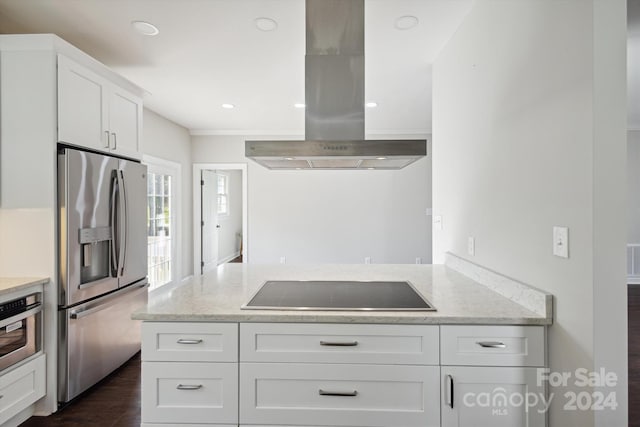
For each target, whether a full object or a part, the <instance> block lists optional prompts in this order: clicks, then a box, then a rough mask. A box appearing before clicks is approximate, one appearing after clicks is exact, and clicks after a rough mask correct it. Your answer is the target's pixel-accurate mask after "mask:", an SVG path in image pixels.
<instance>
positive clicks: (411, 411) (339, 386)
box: [240, 363, 440, 427]
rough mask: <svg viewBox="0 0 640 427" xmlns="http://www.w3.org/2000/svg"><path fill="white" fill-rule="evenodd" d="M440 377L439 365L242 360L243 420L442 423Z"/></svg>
mask: <svg viewBox="0 0 640 427" xmlns="http://www.w3.org/2000/svg"><path fill="white" fill-rule="evenodd" d="M439 377H440V368H439V367H437V366H390V365H337V364H326V365H320V364H292V363H291V364H285V363H241V364H240V422H241V423H243V424H261V425H265V424H275V425H279V426H282V425H323V426H369V427H374V426H395V427H399V426H404V427H413V426H415V427H418V426H420V427H428V426H433V427H436V426H439V423H440V380H439ZM341 393H342V394H345V395H338V394H341Z"/></svg>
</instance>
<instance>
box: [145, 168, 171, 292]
mask: <svg viewBox="0 0 640 427" xmlns="http://www.w3.org/2000/svg"><path fill="white" fill-rule="evenodd" d="M147 176H148V181H147V184H148V185H147V197H148V206H147V213H148V214H147V218H148V220H147V231H148V233H147V235H148V250H147V256H148V265H149V283H150V287H151V289H154V288H157V287H158V286H162V285H164V284H166V283H169V282H170V281H171V278H172V274H171V267H172V260H171V249H172V237H173V230H172V212H171V210H172V204H171V202H172V200H171V198H172V187H171V175H164V174H159V173H152V172H149V173H148V175H147Z"/></svg>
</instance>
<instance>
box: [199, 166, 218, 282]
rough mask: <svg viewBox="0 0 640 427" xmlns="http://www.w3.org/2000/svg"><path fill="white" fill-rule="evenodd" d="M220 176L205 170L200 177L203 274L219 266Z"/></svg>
mask: <svg viewBox="0 0 640 427" xmlns="http://www.w3.org/2000/svg"><path fill="white" fill-rule="evenodd" d="M217 182H218V176H217V174H216V172H215V171H211V170H203V171H202V175H201V176H200V189H201V191H200V197H201V200H202V203H201V205H200V206H201V207H202V208H201V209H202V211H201V212H200V218H201V222H200V224H201V228H202V230H201V231H202V233H201V235H202V242H201V243H202V244H201V255H202V257H201V258H200V259H201V261H202V262H201V263H200V265H201V272H202V273H204V272H206V271H209V270H213V269H215V268H216V267H217V266H218V229H219V228H220V226H219V224H218V193H217Z"/></svg>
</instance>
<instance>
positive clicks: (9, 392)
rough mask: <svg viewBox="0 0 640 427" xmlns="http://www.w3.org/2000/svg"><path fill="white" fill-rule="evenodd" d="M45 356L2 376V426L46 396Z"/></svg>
mask: <svg viewBox="0 0 640 427" xmlns="http://www.w3.org/2000/svg"><path fill="white" fill-rule="evenodd" d="M45 362H46V358H45V355H44V354H42V355H40V356H38V357H37V358H35V359H33V360H31V361H29V362H28V363H25V364H24V365H21V366H19V367H17V368H15V369H12V370H9V371H8V372H7V373H4V374H2V375H1V376H0V425H2V424H3V423H4V422H5V421H7V420H8V419H9V418H11V417H13V416H14V415H16V414H17V413H19V412H20V411H22V410H24V409H26V408H27V407H29V405H31V404H32V403H34V402H35V401H37V400H38V399H40V398H41V397H42V396H44V393H45V375H46V374H45Z"/></svg>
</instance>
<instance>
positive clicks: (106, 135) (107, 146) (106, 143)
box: [104, 130, 111, 148]
mask: <svg viewBox="0 0 640 427" xmlns="http://www.w3.org/2000/svg"><path fill="white" fill-rule="evenodd" d="M104 136H105V144H104V148H109V146H110V145H111V140H109V131H108V130H105V131H104Z"/></svg>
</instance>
